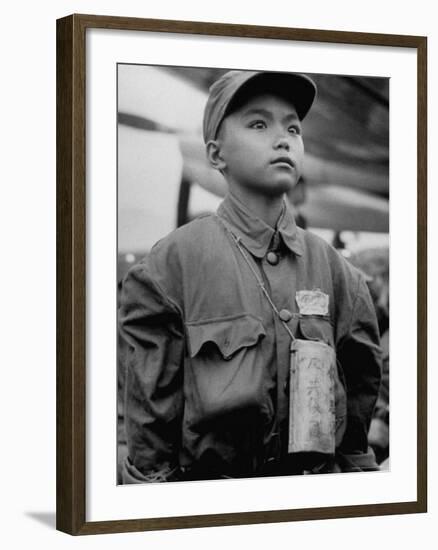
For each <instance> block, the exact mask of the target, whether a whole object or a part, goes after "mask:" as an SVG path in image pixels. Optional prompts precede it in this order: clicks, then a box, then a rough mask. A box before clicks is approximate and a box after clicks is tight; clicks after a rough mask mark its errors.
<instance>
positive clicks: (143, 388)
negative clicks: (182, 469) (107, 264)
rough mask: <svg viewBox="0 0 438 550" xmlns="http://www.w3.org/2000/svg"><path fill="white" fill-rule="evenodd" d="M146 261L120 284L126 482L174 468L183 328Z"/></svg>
mask: <svg viewBox="0 0 438 550" xmlns="http://www.w3.org/2000/svg"><path fill="white" fill-rule="evenodd" d="M153 272H154V269H153V267H151V265H150V263H148V262H144V263H140V264H138V265H136V266H134V267H133V268H132V269H131V270H130V272H129V273H128V275H127V277H126V278H125V280H124V283H123V289H122V296H121V306H120V310H119V330H120V335H121V338H122V339H123V341H124V343H123V347H124V352H123V361H124V363H125V365H124V367H125V368H124V371H125V377H126V378H125V390H124V416H125V432H126V439H127V445H128V457H127V458H126V460H125V463H124V467H123V473H122V477H123V481H124V483H142V482H146V481H167V480H169V479H172V478H173V476H175V472H176V471H177V469H178V449H179V444H180V439H181V435H180V434H181V423H182V408H183V397H182V392H183V389H182V382H183V377H182V361H183V352H184V331H183V328H182V327H183V323H182V317H181V313H180V310H179V308H178V306H177V305H176V304H175V303H174V302H173V301H172V300H171V299H170V297H169V296H168V295H167V294H166V293H165V292H164V291H163V290H162V288H160V286H159V285H158V283H157V281H156V279H155V278H154V277H153V275H152V274H153Z"/></svg>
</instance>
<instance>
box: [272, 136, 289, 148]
mask: <svg viewBox="0 0 438 550" xmlns="http://www.w3.org/2000/svg"><path fill="white" fill-rule="evenodd" d="M275 149H285V150H286V151H289V150H290V143H289V138H288V137H287V136H281V137H279V138H278V139H277V141H276V142H275Z"/></svg>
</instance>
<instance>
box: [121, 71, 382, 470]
mask: <svg viewBox="0 0 438 550" xmlns="http://www.w3.org/2000/svg"><path fill="white" fill-rule="evenodd" d="M227 70H228V69H216V68H194V67H157V66H142V65H128V64H119V65H118V111H117V117H118V144H117V145H118V174H117V176H118V212H117V215H118V281H119V282H120V281H121V280H122V279H123V277H124V275H125V274H126V272H127V270H128V269H129V268H130V267H131V265H132V264H134V263H136V262H138V261H139V260H140V259H141V258H142V257H144V256H145V255H147V253H148V251H149V250H150V248H151V247H152V246H153V245H154V244H155V242H156V241H158V240H159V239H160V238H162V237H163V236H164V235H166V234H167V233H169V232H170V231H172V230H173V229H175V227H178V226H181V225H183V224H185V223H187V222H188V221H190V220H191V219H193V218H195V217H197V216H198V215H200V214H202V213H204V212H212V211H215V210H216V209H217V207H218V205H219V203H220V202H221V200H222V198H223V197H224V196H225V194H226V191H227V189H226V183H225V180H224V179H223V178H222V176H221V174H220V173H219V172H217V171H215V170H213V169H212V168H211V167H210V165H209V164H208V162H207V158H206V154H205V147H204V144H203V140H202V116H203V110H204V105H205V103H206V100H207V93H208V88H209V86H210V85H211V84H212V83H213V82H214V81H215V80H217V79H218V78H219V77H220V76H221V75H222V74H223V73H224V72H226V71H227ZM311 76H312V79H314V80H315V82H316V84H317V86H318V97H317V100H316V103H315V104H314V106H313V107H312V110H311V112H310V113H309V115H308V116H307V117H306V119H305V120H304V123H303V133H304V138H305V143H306V156H305V165H304V173H303V177H302V179H301V181H300V182H299V183H298V185H297V186H296V187H295V189H294V190H293V191H292V192H291V193H290V195H289V197H288V200H289V201H290V203H291V204H292V205H293V207H294V210H295V214H296V220H297V223H298V225H300V226H301V227H303V228H306V229H308V230H310V231H313V232H315V233H317V234H319V235H320V236H321V237H323V238H324V239H326V240H327V241H328V242H330V243H331V244H332V245H333V246H335V248H337V249H338V250H339V253H340V254H342V255H344V256H345V257H346V258H348V259H349V260H350V261H352V263H353V264H354V265H356V266H357V267H359V269H361V270H362V271H363V272H364V273H365V274H366V275H367V277H368V280H369V287H370V291H371V294H372V296H373V299H374V304H375V306H376V312H377V316H378V319H379V327H380V331H381V335H382V344H383V347H384V356H385V365H384V381H383V383H382V389H381V395H380V397H379V401H378V406H377V408H376V415H375V418H374V420H373V422H372V424H371V429H370V440H371V441H372V444H373V446H374V449H375V451H376V454H377V458H378V462H382V461H383V460H385V459H386V458H387V457H388V456H389V445H388V441H389V428H388V425H389V424H388V422H389V360H388V335H389V332H388V331H389V286H388V281H389V261H388V247H389V235H388V231H389V80H388V79H386V78H375V77H362V76H353V77H347V76H337V75H314V74H312V75H311ZM123 352H124V350H123V349H121V348H120V346H119V349H118V354H119V358H120V357H121V354H122V353H123ZM119 364H120V361H119ZM123 381H124V373H123V372H121V370H120V369H119V373H118V419H119V431H118V449H119V450H118V459H119V461H120V460H122V459H123V456H124V453H125V452H126V451H125V439H124V429H123Z"/></svg>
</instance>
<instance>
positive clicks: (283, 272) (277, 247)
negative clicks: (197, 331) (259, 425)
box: [258, 231, 297, 461]
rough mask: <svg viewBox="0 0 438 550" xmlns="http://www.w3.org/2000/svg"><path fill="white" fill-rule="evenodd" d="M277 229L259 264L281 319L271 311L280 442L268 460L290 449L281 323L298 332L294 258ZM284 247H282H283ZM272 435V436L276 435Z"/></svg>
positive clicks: (286, 342) (285, 338)
mask: <svg viewBox="0 0 438 550" xmlns="http://www.w3.org/2000/svg"><path fill="white" fill-rule="evenodd" d="M281 245H282V243H281V240H280V235H279V233H278V231H276V232H275V234H274V235H273V238H272V241H271V244H270V246H269V248H268V251H267V253H266V255H265V257H264V258H262V260H261V262H260V263H259V264H258V265H259V268H260V274H261V276H262V279H263V282H264V284H265V286H266V289H267V290H268V292H269V294H270V296H271V299H272V300H273V302H274V304H275V305H276V307H277V309H278V311H279V314H280V319H279V318H278V316H277V315H276V314H274V312H273V311H272V315H273V321H274V327H275V328H274V330H275V340H276V364H277V369H276V389H277V391H276V394H277V395H276V397H277V399H276V407H275V414H276V419H275V431H274V434H275V436H276V439H277V442H276V444H275V445H274V446H273V447H274V448H273V449H271V451H274V453H275V455H276V456H268V457H266V458H267V461H270V460H274V459H278V458H280V453H282V451H284V449H285V448H287V435H288V434H287V424H288V422H287V421H288V412H289V382H288V381H289V365H290V352H289V350H290V345H291V337H290V335H289V334H288V333H287V331H286V330H285V327H284V326H283V323H282V322H285V323H287V324H288V326H289V328H290V329H291V330H292V332H293V333H295V331H296V327H297V322H296V316H294V314H293V313H292V311H291V310H292V309H293V299H294V296H295V288H296V287H295V280H294V277H292V276H291V272H290V269H289V268H288V267H287V265H286V264H287V263H288V262H290V261H291V259H292V258H291V255H292V254H291V252H290V251H289V250H288V249H286V247H285V246H284V245H283V247H282V246H281ZM282 248H283V250H281V249H282ZM270 254H275V255H276V258H277V260H276V261H275V262H273V261H270V259H271V260H272V256H270ZM274 434H273V435H274ZM274 449H275V450H274Z"/></svg>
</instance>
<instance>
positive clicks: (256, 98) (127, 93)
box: [114, 63, 390, 485]
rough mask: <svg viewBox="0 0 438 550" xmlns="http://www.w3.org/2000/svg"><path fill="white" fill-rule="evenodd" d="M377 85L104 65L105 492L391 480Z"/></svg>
mask: <svg viewBox="0 0 438 550" xmlns="http://www.w3.org/2000/svg"><path fill="white" fill-rule="evenodd" d="M389 87H390V79H389V78H384V77H381V76H379V77H373V76H361V75H357V76H351V75H349V76H344V75H342V74H339V75H337V74H310V73H309V74H307V73H305V74H304V73H291V72H270V71H253V70H251V71H249V70H246V69H245V68H242V69H239V70H237V69H232V70H230V69H227V68H223V69H218V68H209V67H205V68H199V67H179V66H178V67H177V66H161V65H160V66H158V65H140V64H128V63H119V64H118V65H117V106H115V109H117V283H118V285H117V287H118V296H117V308H118V322H117V331H118V332H117V333H118V341H117V364H118V367H117V441H115V442H114V444H115V446H116V448H117V484H118V485H126V484H143V483H158V482H186V481H202V480H223V482H229V481H225V480H232V479H236V478H254V477H273V476H296V475H316V474H320V475H323V474H344V473H348V474H351V475H353V474H356V475H362V473H368V474H371V473H375V474H376V475H378V474H379V472H382V471H384V472H385V471H386V472H387V471H390V448H389V440H390V437H389V436H390V432H389V425H390V423H389V416H390V415H389V411H390V403H389V381H390V368H389V365H390V361H389V326H390V322H389V319H390V315H389V109H390V104H389V97H390V96H389ZM115 475H116V473H115Z"/></svg>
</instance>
